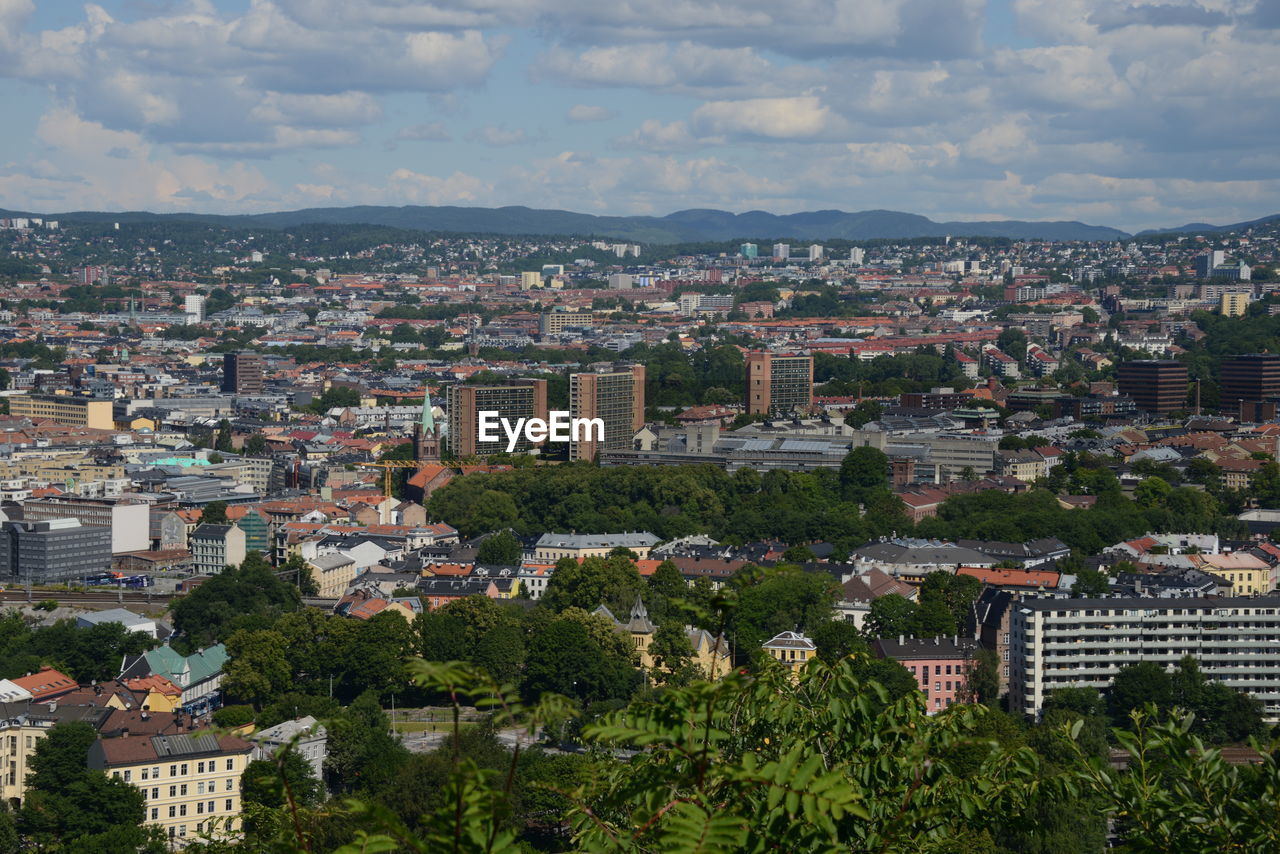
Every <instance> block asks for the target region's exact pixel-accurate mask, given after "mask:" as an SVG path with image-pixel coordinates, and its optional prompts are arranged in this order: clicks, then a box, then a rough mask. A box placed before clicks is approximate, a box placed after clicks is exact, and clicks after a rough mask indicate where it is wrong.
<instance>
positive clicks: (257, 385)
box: [222, 351, 263, 394]
mask: <svg viewBox="0 0 1280 854" xmlns="http://www.w3.org/2000/svg"><path fill="white" fill-rule="evenodd" d="M262 363H263V360H262V354H261V353H251V352H248V351H245V352H240V353H224V354H223V355H222V390H223V391H224V392H226V393H227V394H262V389H263V384H262Z"/></svg>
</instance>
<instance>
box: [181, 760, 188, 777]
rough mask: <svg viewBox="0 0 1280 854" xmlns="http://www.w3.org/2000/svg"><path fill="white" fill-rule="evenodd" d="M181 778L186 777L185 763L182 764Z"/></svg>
mask: <svg viewBox="0 0 1280 854" xmlns="http://www.w3.org/2000/svg"><path fill="white" fill-rule="evenodd" d="M182 776H183V777H185V776H187V763H185V762H183V763H182Z"/></svg>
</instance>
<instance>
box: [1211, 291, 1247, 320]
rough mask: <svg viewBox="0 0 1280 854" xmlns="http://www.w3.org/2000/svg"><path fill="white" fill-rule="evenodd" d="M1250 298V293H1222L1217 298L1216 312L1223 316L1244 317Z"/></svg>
mask: <svg viewBox="0 0 1280 854" xmlns="http://www.w3.org/2000/svg"><path fill="white" fill-rule="evenodd" d="M1252 300H1253V295H1252V294H1246V293H1239V294H1223V295H1222V296H1221V297H1219V298H1218V313H1219V314H1221V315H1222V316H1223V317H1244V316H1245V315H1246V314H1247V313H1248V312H1249V303H1250V302H1252Z"/></svg>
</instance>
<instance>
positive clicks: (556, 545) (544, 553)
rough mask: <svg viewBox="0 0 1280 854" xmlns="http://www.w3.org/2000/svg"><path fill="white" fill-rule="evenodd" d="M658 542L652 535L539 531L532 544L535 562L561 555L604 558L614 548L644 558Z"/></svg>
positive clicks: (560, 556)
mask: <svg viewBox="0 0 1280 854" xmlns="http://www.w3.org/2000/svg"><path fill="white" fill-rule="evenodd" d="M660 542H662V541H661V540H659V539H658V538H657V537H655V536H654V535H653V534H650V533H647V532H643V531H640V532H636V533H626V534H543V535H542V536H541V537H539V538H538V542H537V545H535V546H534V547H533V560H534V562H535V563H555V562H556V561H558V560H560V558H563V557H571V558H574V559H578V560H580V559H582V558H588V557H605V556H607V555H608V554H609V552H611V551H613V550H614V549H618V548H622V549H630V550H631V551H633V552H635V553H636V557H637V558H639V559H640V560H647V559H648V557H649V550H650V549H652V548H653V547H654V546H656V545H657V544H658V543H660Z"/></svg>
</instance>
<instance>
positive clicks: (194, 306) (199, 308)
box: [182, 294, 205, 323]
mask: <svg viewBox="0 0 1280 854" xmlns="http://www.w3.org/2000/svg"><path fill="white" fill-rule="evenodd" d="M182 305H183V309H184V310H185V311H186V314H187V322H188V323H204V306H205V297H203V296H201V295H200V294H187V297H186V299H185V300H184V301H183V304H182Z"/></svg>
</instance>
